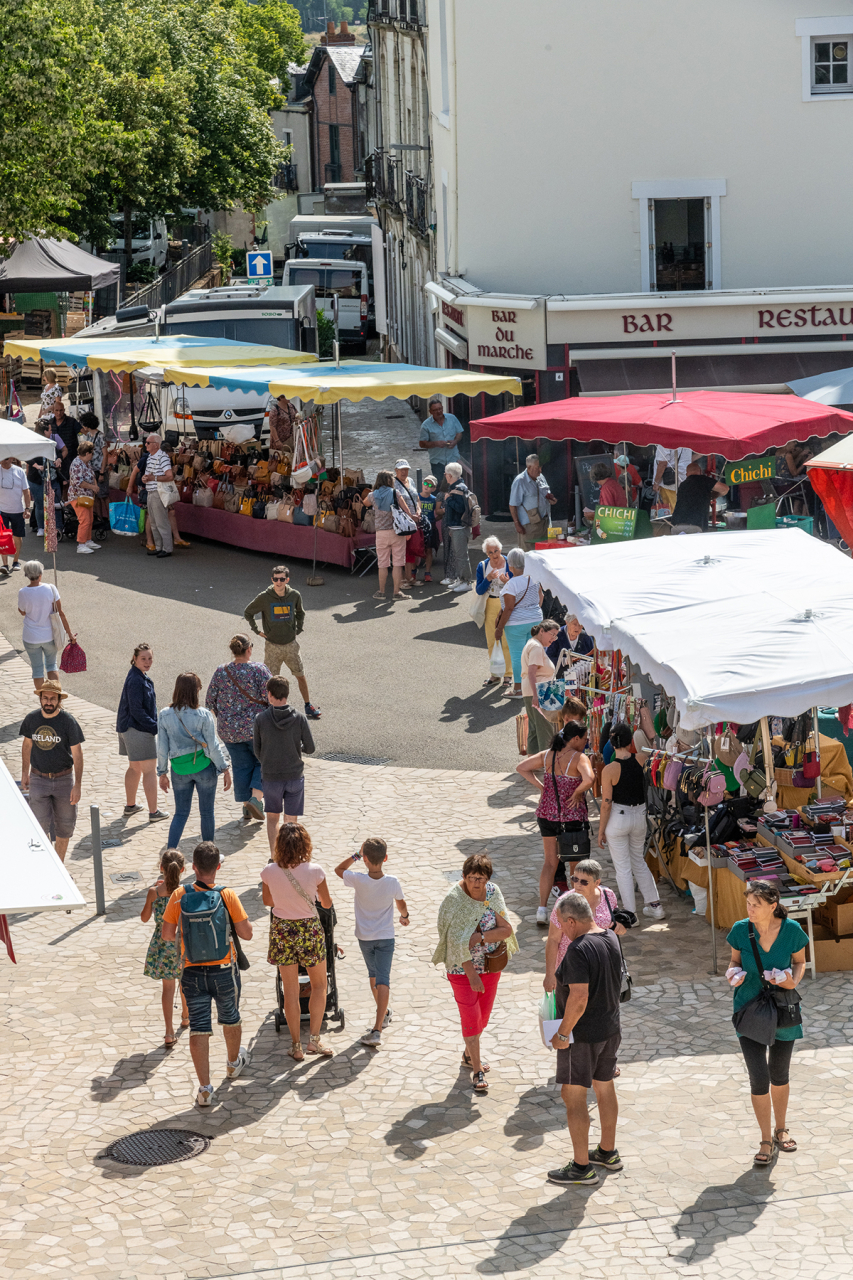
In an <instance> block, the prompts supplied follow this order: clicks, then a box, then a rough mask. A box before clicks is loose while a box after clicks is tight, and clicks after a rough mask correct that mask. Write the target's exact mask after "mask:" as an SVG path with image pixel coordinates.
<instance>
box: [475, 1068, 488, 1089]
mask: <svg viewBox="0 0 853 1280" xmlns="http://www.w3.org/2000/svg"><path fill="white" fill-rule="evenodd" d="M471 1083H472V1085H473V1086H474V1092H475V1093H488V1092H489V1086H488V1084H487V1083H486V1077H485V1076H484V1075H483V1073H482V1071H475V1072H474V1075H473V1076H472V1077H471Z"/></svg>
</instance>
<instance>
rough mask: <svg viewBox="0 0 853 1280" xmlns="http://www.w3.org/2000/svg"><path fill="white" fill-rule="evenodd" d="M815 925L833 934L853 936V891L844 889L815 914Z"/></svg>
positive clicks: (828, 899) (829, 899)
mask: <svg viewBox="0 0 853 1280" xmlns="http://www.w3.org/2000/svg"><path fill="white" fill-rule="evenodd" d="M814 918H815V923H816V924H820V925H823V926H824V927H825V928H827V929H829V930H830V932H832V933H833V934H836V933H837V934H841V935H844V934H853V889H842V890H841V892H840V893H837V894H835V896H834V897H832V898H827V900H826V902H825V903H824V905H823V906H821V907H818V908H817V910H816V911H815V913H814Z"/></svg>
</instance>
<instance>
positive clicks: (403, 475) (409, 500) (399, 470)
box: [394, 458, 426, 591]
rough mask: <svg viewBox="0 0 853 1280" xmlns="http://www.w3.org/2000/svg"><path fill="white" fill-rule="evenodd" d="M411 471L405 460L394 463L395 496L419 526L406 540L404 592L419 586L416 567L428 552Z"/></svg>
mask: <svg viewBox="0 0 853 1280" xmlns="http://www.w3.org/2000/svg"><path fill="white" fill-rule="evenodd" d="M410 470H411V468H410V467H409V464H408V462H407V461H406V459H405V458H398V459H397V461H396V462H395V463H394V494H395V498H396V502H397V505H398V507H401V508H402V510H403V511H405V513H406V515H407V516H409V518H410V519H412V520H414V522H415V524H416V525H418V528H417V530H416V531H415V532H414V533H412V534H410V535H409V537H408V538H406V539H405V543H406V563H405V565H404V567H403V580H402V582H401V583H400V586H401V587H402V589H403V591H411V589H412V587H416V586H418V585H419V583H418V580H417V577H416V576H415V566H416V564H417V563H418V561H419V560H420V559H421V558H422V557H423V555H424V552H425V550H426V546H425V544H424V535H423V533H422V532H421V529H420V518H421V500H420V498H419V497H418V490H417V487H416V486H415V483H414V481H413V480H410V479H409V471H410Z"/></svg>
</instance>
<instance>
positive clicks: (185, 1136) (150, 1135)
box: [104, 1129, 210, 1165]
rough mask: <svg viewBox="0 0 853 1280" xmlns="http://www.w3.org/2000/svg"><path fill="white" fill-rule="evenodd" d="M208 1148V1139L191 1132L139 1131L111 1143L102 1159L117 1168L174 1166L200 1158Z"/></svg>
mask: <svg viewBox="0 0 853 1280" xmlns="http://www.w3.org/2000/svg"><path fill="white" fill-rule="evenodd" d="M209 1146H210V1138H205V1137H204V1136H203V1135H202V1134H200V1133H193V1131H192V1129H142V1130H141V1131H140V1132H139V1133H130V1134H128V1135H127V1137H126V1138H119V1139H118V1140H117V1141H116V1142H113V1143H112V1144H111V1145H110V1146H109V1147H107V1149H106V1151H105V1152H104V1157H105V1158H107V1159H110V1160H118V1162H119V1163H120V1164H136V1165H155V1164H177V1163H178V1162H179V1161H180V1160H192V1158H193V1156H200V1155H201V1154H202V1152H203V1151H206V1150H207V1148H208V1147H209Z"/></svg>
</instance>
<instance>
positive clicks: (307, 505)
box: [302, 493, 318, 516]
mask: <svg viewBox="0 0 853 1280" xmlns="http://www.w3.org/2000/svg"><path fill="white" fill-rule="evenodd" d="M302 510H303V511H304V512H305V514H306V516H316V514H317V511H318V506H317V495H316V493H306V494H305V496H304V497H303V499H302Z"/></svg>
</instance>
